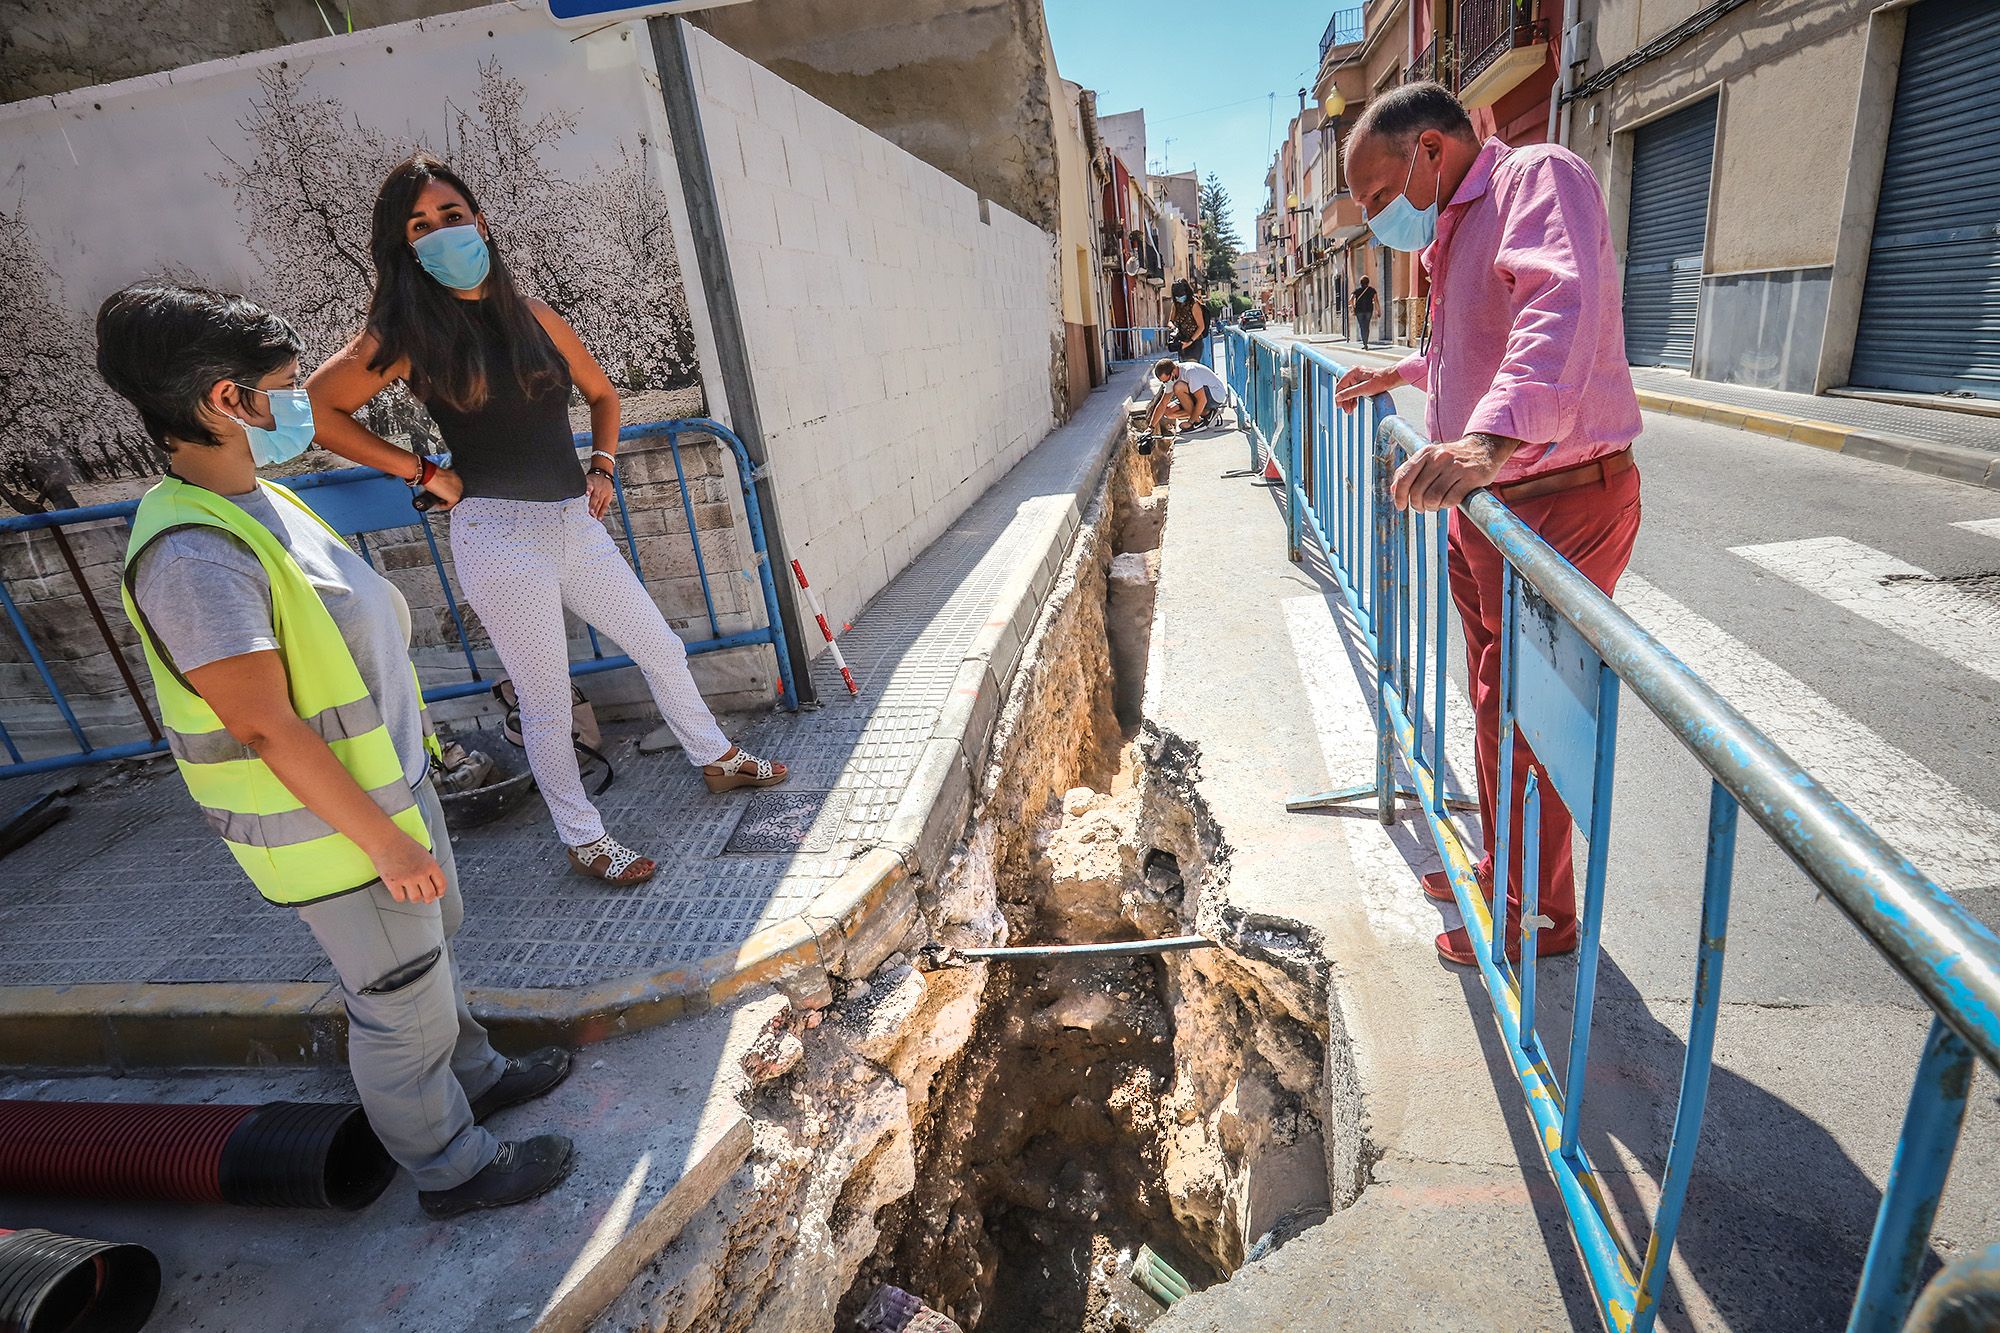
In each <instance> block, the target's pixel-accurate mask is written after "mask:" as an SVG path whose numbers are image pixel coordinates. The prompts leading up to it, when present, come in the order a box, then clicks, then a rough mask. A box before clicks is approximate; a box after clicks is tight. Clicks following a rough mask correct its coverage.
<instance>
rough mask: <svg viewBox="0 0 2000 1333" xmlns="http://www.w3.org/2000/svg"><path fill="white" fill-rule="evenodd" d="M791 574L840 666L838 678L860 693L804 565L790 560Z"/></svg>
mask: <svg viewBox="0 0 2000 1333" xmlns="http://www.w3.org/2000/svg"><path fill="white" fill-rule="evenodd" d="M792 574H793V576H794V577H796V578H797V579H798V581H799V591H800V592H802V593H804V594H805V595H806V605H807V606H810V607H811V608H812V613H813V619H814V620H817V621H818V622H819V632H820V633H821V634H824V635H825V636H826V650H827V651H828V652H830V653H832V654H833V664H834V665H835V666H837V667H839V668H840V678H841V679H842V680H844V681H846V682H847V692H848V693H849V694H855V695H858V694H860V693H861V687H860V686H859V685H856V684H855V683H854V673H853V672H852V671H849V670H848V669H847V659H846V658H844V657H842V656H841V655H840V645H839V644H838V643H836V642H834V638H833V627H832V626H831V625H828V624H827V623H826V608H825V607H823V606H821V605H820V604H819V594H818V593H816V592H814V591H813V590H812V584H810V583H807V582H806V569H805V566H804V565H801V564H800V563H799V562H798V561H796V560H794V561H792ZM842 628H843V629H844V628H846V626H842Z"/></svg>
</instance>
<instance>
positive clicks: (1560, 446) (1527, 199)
mask: <svg viewBox="0 0 2000 1333" xmlns="http://www.w3.org/2000/svg"><path fill="white" fill-rule="evenodd" d="M1423 263H1424V267H1425V268H1426V269H1427V270H1429V272H1430V275H1431V342H1430V348H1429V351H1428V352H1422V353H1418V354H1417V355H1415V356H1411V357H1407V358H1405V359H1404V360H1403V361H1401V362H1399V363H1398V364H1397V366H1396V369H1397V371H1398V372H1399V373H1400V374H1401V375H1402V377H1403V379H1404V380H1405V381H1407V382H1408V383H1410V384H1413V385H1415V386H1416V387H1418V388H1420V389H1423V390H1425V391H1426V393H1427V394H1428V395H1429V400H1428V403H1427V405H1426V407H1425V409H1424V425H1425V429H1426V430H1427V432H1428V433H1429V435H1430V438H1431V439H1433V440H1456V439H1460V438H1462V437H1464V436H1466V435H1471V434H1475V433H1480V432H1484V433H1488V434H1493V435H1502V436H1506V437H1508V438H1510V439H1516V440H1520V441H1521V442H1522V444H1521V447H1520V448H1519V449H1517V450H1515V451H1514V455H1513V457H1511V458H1509V459H1508V460H1507V463H1506V466H1504V467H1502V468H1501V469H1500V475H1499V476H1498V477H1497V478H1496V479H1495V480H1496V483H1504V482H1509V481H1518V480H1520V479H1521V478H1522V477H1529V476H1534V475H1535V474H1537V473H1541V472H1549V471H1553V470H1555V469H1556V468H1564V467H1571V466H1574V465H1575V464H1578V463H1587V462H1589V461H1590V460H1591V459H1593V458H1600V457H1603V456H1604V455H1606V454H1612V453H1616V452H1617V451H1618V450H1620V449H1623V448H1625V447H1626V446H1627V445H1629V444H1631V442H1632V441H1633V439H1634V438H1636V437H1637V436H1638V434H1639V399H1638V395H1637V394H1635V393H1634V392H1633V390H1632V372H1631V370H1630V369H1629V368H1628V367H1627V365H1626V363H1625V320H1624V314H1623V311H1622V309H1621V305H1620V298H1619V281H1618V276H1619V275H1618V263H1617V259H1616V257H1615V256H1614V255H1613V253H1612V250H1611V226H1610V222H1609V220H1608V219H1607V218H1606V217H1605V213H1604V197H1603V195H1602V193H1601V192H1600V191H1599V190H1598V188H1597V177H1596V176H1594V175H1592V174H1591V170H1590V167H1589V166H1588V165H1587V164H1586V163H1585V162H1584V160H1583V159H1582V158H1580V157H1578V156H1577V155H1576V154H1575V153H1572V152H1570V151H1569V150H1568V149H1567V148H1559V147H1557V146H1555V145H1553V144H1534V145H1531V146H1529V147H1526V148H1510V147H1508V146H1507V145H1506V144H1505V143H1503V142H1501V141H1500V140H1499V139H1488V140H1487V141H1486V146H1485V147H1484V148H1482V149H1481V150H1480V153H1479V156H1478V158H1477V159H1475V160H1474V162H1473V164H1472V169H1471V170H1470V171H1468V172H1467V173H1466V176H1465V179H1464V180H1463V181H1462V182H1460V184H1459V187H1458V191H1457V193H1455V194H1453V195H1452V197H1451V203H1450V204H1449V205H1447V206H1446V207H1445V208H1444V209H1443V210H1442V211H1441V212H1440V213H1439V215H1438V227H1437V239H1436V240H1435V241H1433V242H1432V244H1431V246H1430V248H1429V249H1427V250H1425V251H1424V256H1423Z"/></svg>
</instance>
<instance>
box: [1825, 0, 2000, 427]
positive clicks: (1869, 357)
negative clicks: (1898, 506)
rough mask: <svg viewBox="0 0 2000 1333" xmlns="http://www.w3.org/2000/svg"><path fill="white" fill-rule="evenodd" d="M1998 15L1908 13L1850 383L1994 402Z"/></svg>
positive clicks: (1960, 2)
mask: <svg viewBox="0 0 2000 1333" xmlns="http://www.w3.org/2000/svg"><path fill="white" fill-rule="evenodd" d="M1996 20H2000V9H1996V8H1995V6H1994V5H1993V3H1992V0H1924V2H1923V3H1922V4H1919V5H1917V6H1916V7H1914V8H1913V9H1911V10H1910V17H1909V27H1908V28H1907V29H1906V31H1905V34H1904V37H1903V65H1902V71H1901V73H1900V74H1899V75H1898V76H1897V79H1896V105H1895V111H1894V119H1893V120H1892V121H1891V122H1890V125H1889V151H1888V155H1887V157H1886V158H1885V159H1884V160H1883V164H1882V192H1881V195H1880V197H1879V199H1878V201H1877V203H1876V206H1875V237H1874V240H1873V242H1872V243H1871V245H1870V247H1869V253H1868V282H1867V285H1866V286H1865V287H1864V288H1863V289H1862V293H1861V326H1860V329H1859V330H1858V331H1857V332H1856V335H1855V340H1854V368H1853V370H1852V371H1851V372H1850V374H1849V379H1850V380H1851V382H1853V383H1854V384H1857V385H1863V386H1866V387H1869V388H1877V389H1903V390H1909V391H1913V392H1917V393H1960V394H1975V395H1978V396H1980V397H1985V398H2000V113H1996V112H1995V110H1994V106H1995V99H1996V98H2000V21H1996Z"/></svg>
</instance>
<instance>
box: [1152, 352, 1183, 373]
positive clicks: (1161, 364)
mask: <svg viewBox="0 0 2000 1333" xmlns="http://www.w3.org/2000/svg"><path fill="white" fill-rule="evenodd" d="M1170 370H1171V371H1172V372H1173V373H1174V374H1176V375H1178V374H1180V373H1181V363H1180V362H1178V361H1176V360H1174V359H1173V358H1172V357H1170V356H1163V357H1161V358H1160V359H1159V360H1158V361H1155V362H1154V363H1153V374H1154V375H1155V376H1159V375H1164V374H1166V373H1167V372H1168V371H1170Z"/></svg>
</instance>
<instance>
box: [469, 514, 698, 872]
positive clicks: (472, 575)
mask: <svg viewBox="0 0 2000 1333" xmlns="http://www.w3.org/2000/svg"><path fill="white" fill-rule="evenodd" d="M451 555H452V560H453V561H454V562H455V563H456V564H457V566H458V583H459V587H460V588H462V589H464V591H465V598H466V600H467V601H468V602H470V603H471V604H472V609H473V610H474V611H475V612H477V613H478V615H479V619H480V622H481V623H482V624H484V625H485V626H486V633H487V636H488V637H489V638H491V639H492V641H493V648H494V651H496V652H497V653H499V654H500V665H501V666H502V667H504V668H505V669H506V672H507V675H508V676H509V678H511V679H512V680H513V682H514V692H515V695H516V697H517V698H518V699H519V700H520V704H521V739H522V741H523V742H524V743H525V744H526V747H527V751H528V766H529V767H530V768H531V769H533V770H534V774H535V783H536V785H537V786H539V787H540V788H541V789H542V799H543V800H545V801H547V802H548V805H549V814H550V815H552V816H553V817H554V819H555V824H556V832H557V833H558V834H559V835H561V837H562V840H563V841H564V842H565V843H568V844H569V845H570V846H572V847H581V846H583V845H584V844H585V843H589V842H595V841H597V840H598V839H599V838H601V837H603V836H604V821H603V820H602V819H601V818H599V817H598V813H597V807H596V806H594V805H592V804H591V803H590V799H589V798H588V797H587V796H585V795H584V794H583V779H582V777H581V776H580V775H579V773H578V772H577V765H576V750H575V749H574V748H573V747H572V746H571V744H570V694H569V689H570V678H569V636H568V634H567V632H566V631H565V629H564V627H563V610H564V608H568V609H569V610H570V611H573V612H575V613H576V615H577V616H578V617H580V618H581V619H583V620H585V621H587V622H589V623H590V624H591V625H593V626H595V627H596V629H597V632H598V633H599V634H600V635H606V636H608V637H610V638H611V639H612V640H614V641H615V642H616V643H617V644H618V646H619V647H620V648H622V649H624V651H625V654H626V656H628V657H630V658H631V659H632V660H633V662H635V663H636V664H637V665H638V667H639V670H640V671H641V672H643V673H644V674H645V677H646V685H647V688H648V689H650V690H651V691H652V694H653V702H654V703H656V704H658V705H659V708H660V716H662V717H664V718H665V719H666V721H667V725H668V726H670V727H672V728H673V732H674V735H675V736H677V737H679V738H680V742H681V747H682V749H683V750H684V751H685V752H686V754H687V757H688V760H689V762H691V763H693V764H696V765H701V764H712V763H714V762H715V761H716V760H718V759H720V758H721V757H722V756H723V755H725V754H727V753H729V738H728V737H726V736H724V735H723V734H722V729H721V728H720V727H718V726H716V725H715V715H714V714H713V713H711V712H709V711H708V705H707V704H706V703H705V702H703V700H702V697H701V691H699V690H697V689H696V688H695V684H694V677H693V676H691V675H689V674H688V662H687V648H686V647H685V646H684V645H683V644H682V643H681V640H680V636H679V635H677V634H675V633H674V632H673V630H672V629H671V628H669V627H668V625H667V621H666V617H664V616H662V615H661V614H660V608H659V607H657V606H655V605H654V604H653V599H652V598H651V597H650V596H648V595H647V592H646V589H645V587H644V586H643V585H642V584H641V583H640V582H639V576H638V575H637V574H635V573H633V572H632V567H631V566H630V565H628V564H626V563H625V557H624V555H623V554H621V553H620V552H619V550H618V545H617V543H616V542H614V541H613V540H612V539H611V534H610V533H609V532H607V531H605V528H604V525H603V524H602V523H600V522H598V521H597V520H596V519H594V518H592V517H591V516H590V508H589V504H588V502H587V501H586V500H584V499H582V498H581V497H579V498H577V499H575V500H562V501H556V502H547V501H533V500H490V499H469V500H464V501H462V502H460V503H459V504H458V506H457V507H456V508H454V509H453V510H452V511H451Z"/></svg>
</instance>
